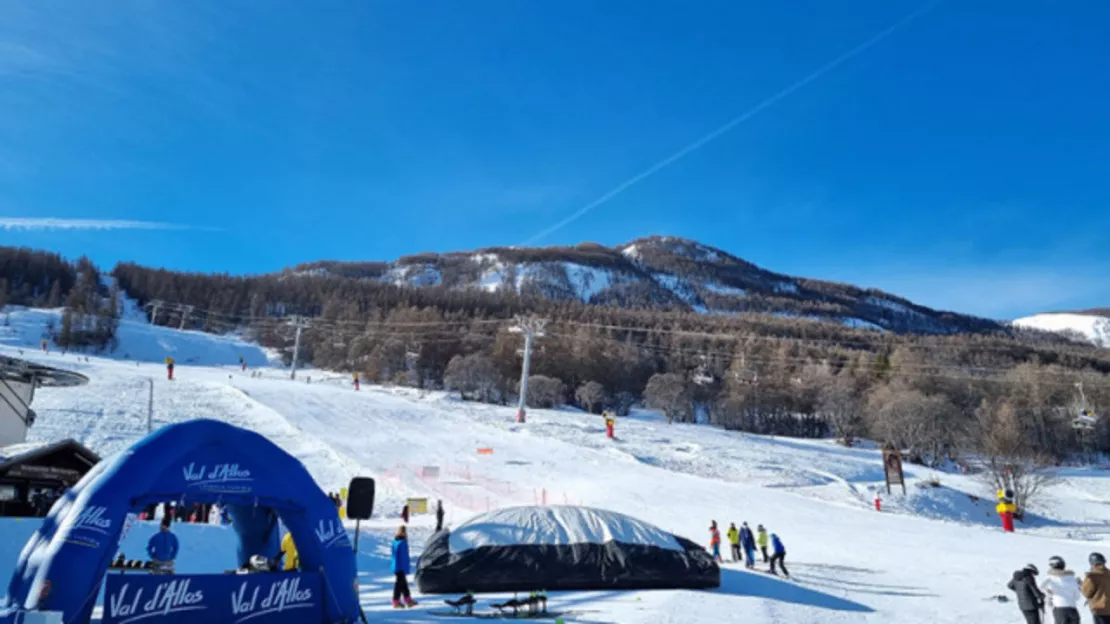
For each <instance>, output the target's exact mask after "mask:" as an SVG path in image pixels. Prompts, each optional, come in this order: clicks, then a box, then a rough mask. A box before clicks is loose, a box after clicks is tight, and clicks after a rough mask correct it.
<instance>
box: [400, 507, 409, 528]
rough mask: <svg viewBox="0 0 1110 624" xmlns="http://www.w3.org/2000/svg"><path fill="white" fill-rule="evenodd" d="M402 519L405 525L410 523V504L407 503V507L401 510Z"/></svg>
mask: <svg viewBox="0 0 1110 624" xmlns="http://www.w3.org/2000/svg"><path fill="white" fill-rule="evenodd" d="M401 519H402V520H404V521H405V524H408V523H409V504H408V503H405V506H404V507H402V508H401Z"/></svg>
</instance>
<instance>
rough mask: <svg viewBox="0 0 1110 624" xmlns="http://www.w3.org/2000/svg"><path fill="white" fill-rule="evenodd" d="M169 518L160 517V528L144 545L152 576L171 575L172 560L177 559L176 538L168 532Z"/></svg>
mask: <svg viewBox="0 0 1110 624" xmlns="http://www.w3.org/2000/svg"><path fill="white" fill-rule="evenodd" d="M171 522H172V520H170V518H169V516H163V517H162V526H161V528H160V529H159V530H158V532H157V533H155V534H154V535H152V536H150V541H148V542H147V543H146V554H147V555H149V556H150V561H151V563H152V564H153V568H152V569H153V572H154V574H172V573H173V560H174V559H177V549H178V544H177V536H176V535H174V534H173V532H172V531H170V523H171Z"/></svg>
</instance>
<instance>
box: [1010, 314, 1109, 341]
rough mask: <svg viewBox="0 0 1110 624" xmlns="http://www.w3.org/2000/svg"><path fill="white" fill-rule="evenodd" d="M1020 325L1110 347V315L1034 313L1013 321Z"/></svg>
mask: <svg viewBox="0 0 1110 624" xmlns="http://www.w3.org/2000/svg"><path fill="white" fill-rule="evenodd" d="M1013 324H1014V325H1016V326H1018V327H1026V328H1029V329H1039V330H1041V331H1051V332H1057V333H1062V334H1066V335H1069V336H1071V337H1073V338H1077V339H1080V340H1085V341H1088V342H1091V343H1092V344H1095V345H1098V346H1100V347H1106V348H1110V316H1106V315H1105V314H1101V315H1100V314H1094V313H1086V312H1076V313H1052V314H1034V315H1033V316H1026V317H1024V318H1019V319H1017V320H1015V321H1014V322H1013Z"/></svg>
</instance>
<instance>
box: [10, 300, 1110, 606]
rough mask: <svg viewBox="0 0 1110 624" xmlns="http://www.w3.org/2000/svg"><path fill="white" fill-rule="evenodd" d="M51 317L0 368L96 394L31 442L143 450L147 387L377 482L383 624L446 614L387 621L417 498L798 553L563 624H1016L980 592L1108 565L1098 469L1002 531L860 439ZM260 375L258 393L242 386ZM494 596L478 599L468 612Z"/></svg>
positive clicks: (40, 400) (210, 566)
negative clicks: (75, 348)
mask: <svg viewBox="0 0 1110 624" xmlns="http://www.w3.org/2000/svg"><path fill="white" fill-rule="evenodd" d="M51 318H55V319H56V312H54V311H38V310H22V309H15V310H13V311H12V312H11V315H10V321H9V323H8V325H6V326H4V327H3V333H2V334H0V353H2V354H4V355H10V356H17V357H19V356H20V355H22V357H25V358H28V359H32V360H35V361H39V362H42V363H45V364H49V365H51V366H57V367H62V368H68V369H73V370H77V371H78V372H81V373H82V374H85V375H87V376H88V377H89V380H90V381H89V384H88V385H87V386H82V387H78V388H57V389H50V388H44V389H41V390H40V391H39V392H38V393H37V396H36V398H35V405H34V407H35V409H36V411H37V412H38V414H39V417H38V421H37V422H36V424H35V426H34V427H33V428H31V430H30V433H29V442H40V441H55V440H58V439H61V438H67V437H72V438H75V439H76V440H77V441H79V442H81V443H83V444H85V445H86V446H89V447H90V448H92V449H93V450H94V451H96V452H98V453H100V454H102V455H103V454H108V453H112V452H116V451H119V450H122V449H124V448H126V447H127V446H128V445H130V444H132V443H133V442H135V441H137V440H139V439H141V437H142V436H144V435H145V434H146V431H147V418H148V413H147V401H148V399H149V397H150V392H151V388H153V418H152V420H151V426H152V427H155V428H156V427H159V426H162V425H164V424H166V423H173V422H181V421H184V420H188V419H193V418H198V417H207V418H218V419H222V420H225V421H227V422H230V423H232V424H235V425H238V426H243V427H249V428H251V429H253V430H255V431H258V432H260V433H262V434H263V435H265V436H267V437H268V438H270V439H271V440H273V441H274V442H275V443H276V444H278V445H279V446H281V447H282V448H284V449H285V450H286V451H288V452H290V453H291V454H292V455H294V456H295V457H297V458H299V459H300V460H301V461H302V462H303V463H304V464H305V466H306V467H307V469H308V470H309V471H310V472H311V474H312V475H313V476H314V477H315V478H316V480H317V482H318V483H319V484H320V486H321V488H323V489H324V490H328V491H334V490H338V489H340V488H341V487H344V486H345V485H346V484H347V483H348V482H349V480H350V478H351V477H353V476H356V475H363V476H372V477H374V478H375V479H376V480H377V483H378V493H377V502H376V508H375V517H374V519H372V520H370V521H369V522H366V523H364V524H363V535H362V536H361V539H360V542H359V553H358V557H359V569H360V575H361V578H360V582H361V587H362V590H361V591H362V600H363V607H364V609H365V611H366V614H367V617H368V619H369V620H370V621H374V622H429V621H440V620H441V618H439V617H433V616H431V615H428V614H427V611H428V610H432V609H434V610H438V609H440V608H442V607H443V605H442V603H441V602H440V600H441V599H442V598H446V596H444V597H440V596H419V595H417V599H418V600H420V601H421V605H420V606H419V607H417V608H415V609H412V610H406V611H403V612H397V611H394V610H393V609H392V608H391V607H390V590H391V587H392V582H391V574H390V573H389V542H390V539H391V536H392V533H393V532H394V531H395V529H396V527H397V525H398V524H399V523H400V517H399V516H400V511H401V508H402V506H403V505H404V502H405V501H406V500H407V499H408V498H409V497H427V498H428V499H430V501H432V505H431V506H433V507H434V501H435V500H437V499H438V500H442V501H443V505H444V507H445V510H446V522H447V524H448V525H449V526H451V527H458V526H460V525H462V524H463V523H465V522H466V521H468V520H470V519H473V518H476V517H477V516H479V515H480V514H484V513H486V512H491V511H496V510H499V509H505V508H511V507H517V506H521V505H554V504H573V505H583V506H586V507H590V508H596V509H602V510H609V511H612V512H616V513H620V514H627V515H629V516H631V517H632V518H635V519H637V520H639V521H642V522H644V523H648V524H650V525H653V526H654V527H658V529H659V530H661V531H664V532H666V533H670V534H675V535H678V536H682V537H686V538H690V539H693V540H695V541H698V542H700V543H703V544H708V537H709V536H708V526H709V522H710V521H711V520H716V521H717V522H718V523H719V524H720V525H721V529H722V533H723V532H724V531H725V530H727V527H728V525H729V523H732V522H735V523H736V524H737V525H738V526H739V525H740V523H741V522H743V521H747V522H748V523H749V525H751V526H753V527H754V526H756V525H757V524H763V525H764V526H765V527H767V529H768V530H769V531H771V532H774V533H777V534H778V535H779V536H780V538H781V539H782V540H783V542H784V544H785V546H786V550H787V552H788V553H789V554H788V556H787V558H786V565H787V567H788V568H789V570H790V572H791V573H792V575H793V576H792V578H791V579H790V580H787V579H782V578H777V577H773V576H770V575H768V574H765V573H764V572H761V571H748V570H745V569H744V568H743V567H742V566H741V565H738V564H733V563H725V564H724V565H723V566H722V574H721V579H722V584H721V587H720V588H719V589H716V590H711V591H687V590H661V591H631V592H566V593H556V594H552V595H551V596H550V606H551V607H552V608H566V609H570V610H571V611H572V614H570V615H568V616H566V617H565V618H564V620H565V621H566V622H568V623H570V622H619V623H621V624H641V623H643V624H647V623H651V624H658V623H666V622H673V623H691V622H693V623H698V622H711V623H714V624H717V623H722V622H766V623H770V624H779V623H782V624H786V623H794V622H830V623H836V622H875V623H880V622H881V623H883V624H886V623H888V622H898V623H899V624H926V623H928V624H937V623H942V624H943V623H948V622H951V623H957V622H960V623H962V622H968V621H974V622H979V623H982V624H1003V623H1009V622H1013V621H1018V619H1019V618H1020V615H1019V614H1018V613H1017V608H1016V606H1015V605H1014V604H1013V603H1009V604H1001V603H999V602H997V601H994V600H991V598H992V597H993V596H996V595H999V594H1007V593H1009V592H1008V591H1007V590H1006V588H1005V584H1006V582H1007V581H1008V580H1009V578H1010V574H1011V572H1012V571H1013V570H1015V569H1018V568H1020V567H1022V566H1023V565H1025V564H1026V563H1035V564H1037V565H1038V566H1040V567H1042V568H1043V567H1044V562H1045V561H1046V560H1047V559H1048V557H1049V556H1052V555H1060V556H1062V557H1064V558H1065V559H1066V560H1067V561H1068V563H1069V567H1071V568H1072V569H1075V570H1077V571H1082V570H1084V569H1085V567H1086V566H1085V561H1086V558H1087V555H1088V553H1090V552H1091V551H1095V550H1104V551H1105V550H1106V549H1107V548H1106V540H1107V538H1110V516H1108V513H1107V507H1106V501H1107V500H1110V473H1108V472H1106V471H1103V470H1098V469H1093V468H1083V469H1080V468H1075V469H1067V470H1062V471H1061V473H1060V480H1059V484H1058V485H1056V486H1055V487H1054V488H1052V489H1051V490H1050V491H1049V493H1048V495H1047V496H1046V497H1045V498H1044V499H1043V500H1042V501H1041V502H1040V503H1037V504H1035V505H1033V506H1032V508H1031V510H1030V516H1029V518H1028V520H1027V521H1026V522H1025V523H1019V524H1018V531H1017V532H1016V533H1013V534H1007V533H1003V532H1001V531H1000V530H999V528H998V526H997V517H996V516H994V515H993V513H992V502H993V501H992V500H991V491H990V488H988V487H987V486H986V485H985V483H984V482H983V481H982V480H981V479H980V478H979V477H978V476H976V475H974V474H971V473H970V472H969V473H967V474H965V473H962V472H958V471H956V472H941V471H935V470H931V469H927V468H923V467H920V466H916V465H910V464H907V465H906V466H905V474H906V479H907V486H906V493H905V494H902V492H901V490H900V489H898V488H896V489H895V490H894V492H893V493H891V494H887V493H886V490H885V487H883V486H882V483H883V481H882V480H883V470H882V462H881V457H880V454H879V452H878V451H877V450H876V449H875V448H873V447H872V446H870V445H865V446H861V447H859V448H845V447H842V446H839V445H837V444H835V443H834V442H832V441H830V440H799V439H791V438H779V437H770V436H757V435H751V434H745V433H737V432H729V431H724V430H721V429H718V428H714V427H710V426H705V425H693V424H673V425H668V424H666V422H665V420H663V419H662V418H661V417H659V416H658V415H657V414H654V413H652V412H644V411H636V412H634V413H633V414H632V415H631V416H628V417H622V418H619V419H618V420H617V423H616V430H615V433H616V437H615V439H609V438H607V437H606V436H605V424H604V421H603V419H602V418H601V417H599V416H596V415H588V414H584V413H581V412H577V411H574V410H570V409H564V410H531V411H529V412H528V419H527V422H526V423H517V422H515V418H514V417H515V409H513V408H511V407H501V406H493V405H486V404H479V403H470V402H463V401H460V400H459V399H458V398H456V397H453V396H450V395H448V394H445V393H442V392H420V391H416V390H409V389H402V388H385V387H372V386H367V385H364V386H363V387H362V389H361V390H360V391H357V392H356V391H355V390H354V389H353V388H351V387H350V385H348V384H347V383H345V380H346V379H347V377H346V376H345V375H344V376H340V375H329V374H327V373H324V372H321V371H312V379H311V383H308V379H305V378H301V377H299V378H298V380H297V381H290V380H289V379H288V374H287V373H286V372H285V371H282V370H280V369H278V368H270V366H271V365H272V364H271V363H272V360H271V357H270V354H268V353H267V352H266V351H265V350H264V349H260V348H258V347H257V346H256V347H253V349H254V350H253V351H248V349H249V343H247V342H245V341H243V340H242V339H241V338H239V337H229V336H213V335H207V334H202V333H199V332H178V331H175V330H171V329H166V328H155V327H150V326H148V325H141V322H140V321H137V320H128V321H127V322H126V323H124V324H123V325H121V330H120V347H119V349H118V350H117V351H116V352H115V353H109V354H105V355H103V356H101V355H96V354H93V353H89V354H83V353H74V352H70V353H66V354H62V353H59V352H57V351H56V350H55V349H54V348H53V347H51V348H50V351H49V353H45V354H44V353H42V351H41V350H39V349H38V341H39V339H40V336H41V335H42V331H43V327H44V325H45V323H46V322H47V321H48V320H49V319H51ZM0 323H2V321H0ZM36 324H37V326H36ZM166 353H176V354H181V353H189V354H191V355H189V356H188V357H179V356H177V355H175V357H178V367H177V369H176V371H175V378H176V379H175V380H174V381H168V380H167V379H166V378H165V372H164V367H163V366H161V365H160V361H161V358H162V357H164V354H166ZM247 353H250V354H251V360H250V361H251V362H252V364H251V365H250V366H249V367H248V370H247V371H246V372H244V371H241V370H239V367H238V356H239V355H240V354H247ZM124 354H127V356H125V355H124ZM86 356H87V358H88V359H87V361H86V359H85V358H86ZM189 360H191V362H190V361H189ZM156 362H157V363H156ZM255 368H258V369H259V370H260V371H261V373H262V376H261V377H252V376H251V372H253V371H254V370H255ZM479 449H481V450H482V452H479ZM430 468H434V470H429V469H430ZM876 495H879V496H881V503H882V511H876V510H875V505H874V499H875V497H876ZM433 523H434V519H433V518H431V517H429V516H428V515H425V514H418V515H415V516H413V518H411V520H410V529H409V531H410V542H411V544H412V547H413V556H414V557H418V556H419V554H420V550H421V548H422V546H423V544H424V543H425V542H426V541H427V540H428V538H429V537H430V535H431V532H432V526H433ZM36 524H37V521H36V520H32V519H25V520H4V521H2V524H0V534H2V535H3V536H4V537H3V538H0V575H6V574H10V571H11V568H12V566H13V565H14V563H15V560H16V558H17V556H18V553H19V551H20V549H21V548H22V545H23V543H24V542H25V541H26V539H27V538H28V536H29V535H30V533H31V532H32V531H33V529H34V526H36ZM153 530H154V528H153V527H152V526H150V525H149V524H147V523H143V522H139V523H136V525H135V528H133V529H132V530H131V532H130V533H129V534H128V536H127V537H126V538H125V539H124V543H123V544H122V546H121V550H123V551H124V552H125V553H127V552H130V551H134V552H136V553H138V552H139V551H140V550H141V545H142V543H143V540H144V536H145V535H149V532H150V531H153ZM351 530H353V527H351ZM178 533H179V537H180V538H181V543H182V554H181V555H180V559H179V562H178V565H179V569H181V570H182V571H193V572H222V571H223V570H224V569H226V568H228V567H230V566H231V565H234V562H233V561H232V557H233V550H234V549H233V546H232V538H231V535H230V532H229V531H228V530H226V529H223V528H221V527H216V526H182V527H181V528H180V529H178ZM724 550H726V551H727V548H725V549H724ZM764 569H765V568H764ZM537 589H541V588H537ZM0 591H2V590H0ZM1011 596H1012V594H1011ZM503 597H504V596H484V595H483V596H479V597H478V598H479V610H480V611H486V610H488V607H487V605H488V603H489V601H491V600H494V599H498V598H503ZM1085 617H1086V616H1085ZM1085 621H1086V619H1085Z"/></svg>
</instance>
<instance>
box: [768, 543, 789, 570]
mask: <svg viewBox="0 0 1110 624" xmlns="http://www.w3.org/2000/svg"><path fill="white" fill-rule="evenodd" d="M771 549H772V551H773V552H772V554H771V574H777V572H775V562H776V561H777V562H778V563H779V567H781V568H782V574H783V576H790V573H789V572H787V571H786V562H785V561H783V559H786V547H785V546H783V545H782V540H780V539H779V536H778V535H775V534H774V533H772V534H771Z"/></svg>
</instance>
